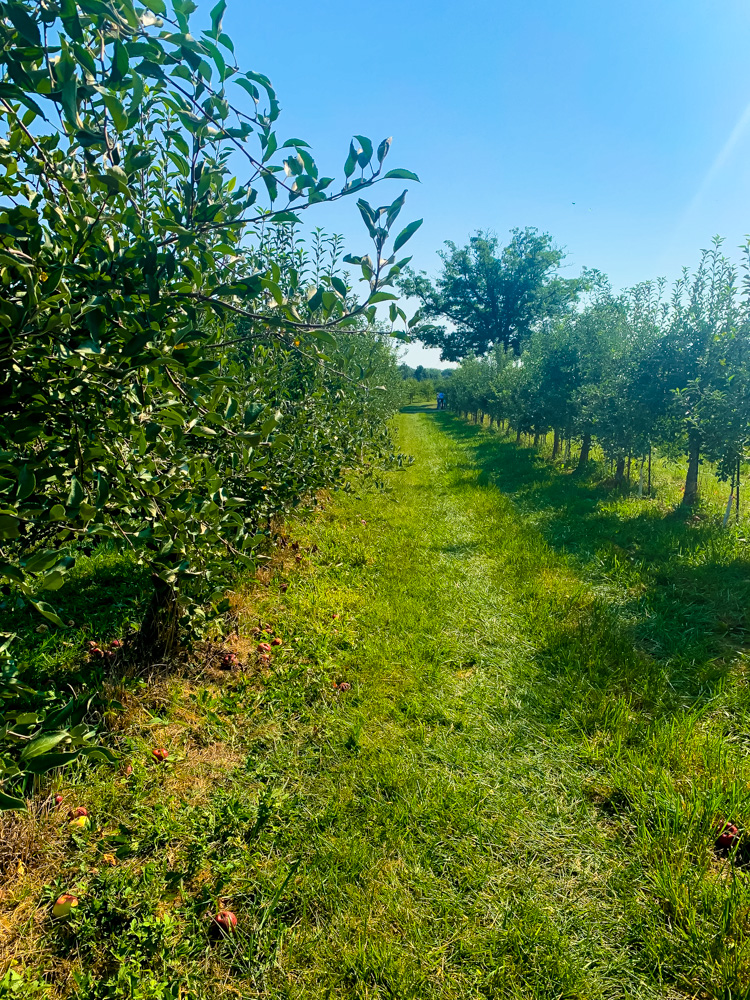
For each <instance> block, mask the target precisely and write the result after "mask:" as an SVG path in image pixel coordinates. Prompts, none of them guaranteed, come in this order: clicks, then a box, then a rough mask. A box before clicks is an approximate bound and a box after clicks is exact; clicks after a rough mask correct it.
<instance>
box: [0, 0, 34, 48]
mask: <svg viewBox="0 0 750 1000" xmlns="http://www.w3.org/2000/svg"><path fill="white" fill-rule="evenodd" d="M4 6H5V15H6V16H7V18H8V20H9V21H10V22H11V24H12V25H13V27H14V28H15V29H16V31H17V32H18V34H19V35H20V36H21V37H22V38H23V40H24V41H25V42H28V43H29V45H40V44H41V41H42V37H41V35H40V34H39V26H38V24H37V23H36V21H35V20H34V18H33V17H31V15H30V14H29V12H28V11H27V10H26V8H25V7H24V6H23V4H20V3H13V2H10V3H6V4H5V5H4Z"/></svg>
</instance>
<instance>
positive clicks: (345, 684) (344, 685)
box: [339, 681, 352, 691]
mask: <svg viewBox="0 0 750 1000" xmlns="http://www.w3.org/2000/svg"><path fill="white" fill-rule="evenodd" d="M351 689H352V686H351V684H350V683H349V681H342V682H341V683H340V684H339V691H351Z"/></svg>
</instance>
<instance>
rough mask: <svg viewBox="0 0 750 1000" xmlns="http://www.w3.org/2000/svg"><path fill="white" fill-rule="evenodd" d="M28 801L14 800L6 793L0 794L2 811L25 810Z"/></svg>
mask: <svg viewBox="0 0 750 1000" xmlns="http://www.w3.org/2000/svg"><path fill="white" fill-rule="evenodd" d="M25 808H26V800H25V799H18V798H14V796H12V795H7V794H6V793H5V792H0V809H2V810H8V809H25Z"/></svg>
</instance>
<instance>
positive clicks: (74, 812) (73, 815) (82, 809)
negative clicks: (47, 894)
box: [68, 806, 89, 819]
mask: <svg viewBox="0 0 750 1000" xmlns="http://www.w3.org/2000/svg"><path fill="white" fill-rule="evenodd" d="M88 814H89V811H88V809H87V808H86V806H76V807H75V809H71V810H70V812H69V813H68V819H77V818H78V817H79V816H88Z"/></svg>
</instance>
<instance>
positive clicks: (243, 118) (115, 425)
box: [0, 0, 419, 763]
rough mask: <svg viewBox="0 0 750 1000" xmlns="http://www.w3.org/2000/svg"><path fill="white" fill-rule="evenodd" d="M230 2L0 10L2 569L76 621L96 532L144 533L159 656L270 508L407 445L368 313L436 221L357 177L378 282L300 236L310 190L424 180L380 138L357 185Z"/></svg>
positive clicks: (147, 647)
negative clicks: (323, 164)
mask: <svg viewBox="0 0 750 1000" xmlns="http://www.w3.org/2000/svg"><path fill="white" fill-rule="evenodd" d="M225 7H226V4H225V2H224V0H220V2H219V3H218V4H217V5H216V7H214V9H213V10H212V11H211V27H210V29H208V30H206V31H203V32H201V33H200V34H199V35H193V34H192V33H191V30H190V16H191V15H192V14H193V12H194V11H195V9H196V8H195V5H194V4H193V3H192V2H191V0H174V3H173V4H172V6H171V9H169V10H168V9H167V7H166V5H165V3H164V2H163V0H150V2H149V3H148V4H147V5H146V8H145V9H143V8H137V7H136V6H134V4H133V3H132V0H106V2H102V0H80V2H72V0H71V2H67V0H66V2H64V3H62V4H61V5H56V4H51V3H50V4H47V3H43V4H39V3H30V2H24V0H8V2H4V3H3V4H2V6H1V9H0V40H1V41H2V47H1V48H2V51H1V52H0V116H2V123H3V128H2V131H1V132H0V167H1V168H2V169H1V171H0V172H1V173H2V178H1V179H0V277H1V278H2V291H1V292H0V386H2V392H1V393H0V398H1V402H0V581H1V582H2V583H3V584H4V585H5V586H6V589H7V588H8V587H13V588H16V589H17V590H19V591H20V592H21V593H23V594H24V595H25V596H26V597H28V598H29V599H30V600H31V601H32V603H33V605H34V607H35V608H36V609H37V610H38V612H39V613H40V614H41V615H43V616H44V617H45V618H46V619H47V620H48V621H49V622H52V623H54V625H56V626H58V627H63V626H64V622H63V620H62V619H61V618H60V617H59V615H58V613H57V611H56V609H55V607H54V606H53V604H52V603H50V599H49V594H50V593H53V592H55V591H56V590H58V589H59V588H60V587H62V586H63V584H64V583H65V580H66V574H67V573H68V571H69V570H70V569H71V567H72V566H73V565H74V563H75V559H76V554H77V552H79V551H81V550H82V549H83V550H84V551H88V550H90V548H91V546H92V545H94V544H98V543H100V542H102V541H107V542H108V543H109V544H111V545H114V546H116V547H119V548H121V549H125V550H128V551H129V552H130V553H132V554H134V555H135V557H136V559H137V561H138V562H139V563H141V564H145V565H147V566H148V567H149V570H150V573H151V579H152V580H153V584H154V598H153V601H152V604H151V607H150V610H149V612H148V613H147V616H146V620H145V621H144V623H143V627H142V629H141V633H140V638H139V651H140V652H141V653H142V654H143V653H146V654H148V655H149V656H160V655H162V654H164V653H166V652H168V651H169V650H170V648H172V647H173V646H174V644H175V643H176V642H177V641H178V638H179V636H180V635H181V634H182V633H183V632H184V629H185V627H186V626H190V625H191V624H194V623H195V621H196V620H197V619H198V618H199V617H200V616H198V615H196V613H195V609H196V608H197V607H198V605H199V604H200V603H201V602H204V601H205V600H206V598H210V599H211V601H212V603H213V605H214V607H220V606H221V605H220V600H221V596H222V592H223V590H224V588H225V587H226V585H227V582H228V581H229V580H230V579H231V577H232V574H234V573H235V572H236V571H237V569H238V568H241V567H249V566H253V565H254V564H255V560H256V554H257V548H258V546H259V544H260V543H261V542H262V540H263V539H264V537H265V535H264V524H267V522H268V519H269V517H270V516H272V515H274V514H278V513H280V512H283V511H284V510H287V509H288V508H289V507H290V506H292V505H293V504H295V503H298V502H299V501H300V500H301V499H302V498H303V497H304V496H306V495H309V494H310V493H311V492H312V491H314V490H315V489H318V488H319V487H320V486H321V485H324V484H326V485H328V484H331V483H334V482H336V481H338V480H339V479H340V477H341V475H342V472H343V470H344V469H345V467H346V466H347V464H351V463H352V462H354V461H355V460H356V461H361V460H363V459H364V458H365V457H366V456H367V455H376V454H384V452H385V451H387V450H388V449H389V444H388V442H387V440H386V436H385V431H384V426H383V418H384V416H385V415H386V414H387V413H388V412H390V410H389V407H392V405H393V404H394V400H395V395H394V390H393V387H391V388H390V389H389V388H388V385H387V384H385V383H387V382H388V379H389V378H391V377H392V378H393V379H395V378H396V377H397V376H396V374H395V359H394V357H393V353H392V352H391V351H390V349H389V348H388V347H387V345H386V343H385V341H384V339H383V337H382V336H381V335H379V334H377V333H372V332H371V328H372V326H373V324H374V321H375V312H376V304H377V303H378V302H383V301H387V302H388V303H389V304H390V320H391V327H392V329H393V330H394V331H395V326H396V325H397V324H401V323H402V322H405V321H406V316H405V313H404V312H403V310H402V309H400V308H399V306H398V305H397V303H396V299H397V296H396V295H395V294H393V293H391V292H389V291H386V290H385V289H387V288H388V287H389V286H390V285H391V284H392V283H393V281H394V280H395V278H396V277H397V276H398V275H399V273H400V271H401V269H402V268H403V267H404V266H405V264H406V263H408V260H409V258H408V257H407V258H401V259H397V258H396V253H397V251H399V250H400V249H401V247H402V246H403V245H404V244H405V243H406V242H407V241H408V239H409V238H410V237H411V235H412V234H413V233H414V232H415V231H416V228H417V227H418V225H419V222H412V223H409V224H408V225H407V226H406V227H405V228H403V229H401V230H400V231H399V229H398V226H397V220H398V217H399V214H400V212H401V210H402V208H403V205H404V200H405V196H406V192H405V191H404V192H403V193H401V194H400V195H399V196H398V197H397V198H396V199H395V201H393V202H391V203H389V204H387V205H385V206H382V207H377V208H375V207H372V206H371V205H370V204H369V203H368V202H367V201H365V200H364V199H363V198H362V197H360V198H359V201H358V203H357V204H358V208H359V211H360V213H361V215H362V217H363V219H364V222H365V225H366V228H367V231H368V234H369V237H370V240H371V242H372V244H373V245H374V249H375V253H374V255H373V258H371V257H370V256H369V255H366V254H365V255H362V256H358V257H349V258H348V260H349V262H350V263H354V265H355V267H356V268H357V269H358V270H359V272H360V274H361V277H362V280H363V282H364V284H365V289H366V294H365V296H364V299H363V300H362V301H358V300H357V298H356V297H355V296H354V294H353V292H352V289H351V287H350V284H349V280H348V278H347V276H346V274H345V273H344V272H343V271H342V269H341V265H342V259H341V258H342V248H341V244H340V240H337V239H333V240H331V241H329V240H327V238H326V237H324V236H323V234H322V233H321V232H319V231H318V232H317V233H316V234H315V235H314V237H313V247H312V250H311V251H310V252H308V251H307V250H305V248H304V247H303V246H302V245H301V244H300V241H299V238H298V236H297V235H296V233H297V223H298V221H299V220H300V218H301V217H302V213H304V212H305V211H306V210H308V209H310V208H312V207H313V206H316V205H318V204H323V203H327V202H332V201H336V200H338V199H341V198H343V197H346V196H348V195H351V194H355V193H356V194H357V195H360V194H362V193H364V192H365V190H366V189H367V188H369V187H371V186H372V185H373V184H374V183H375V182H377V181H379V180H384V179H388V178H391V179H395V180H399V181H401V180H407V181H413V180H417V178H416V175H414V174H413V173H411V172H410V171H407V170H403V169H395V170H390V171H386V169H385V166H384V163H385V160H386V157H387V154H388V152H389V149H390V145H391V140H390V139H386V140H384V141H383V142H382V143H380V145H379V146H378V147H377V149H376V148H375V147H374V145H373V143H372V142H371V141H370V140H369V139H368V138H367V137H365V136H355V137H354V138H353V139H352V141H351V143H350V146H349V153H348V156H347V159H346V163H345V166H344V174H345V182H344V184H343V187H340V188H338V189H337V188H336V187H335V185H334V181H333V178H331V177H326V176H322V175H321V173H320V171H319V169H318V166H317V165H316V163H315V161H314V159H313V157H312V155H311V153H310V147H309V146H308V144H307V143H306V142H305V141H303V140H302V139H298V138H290V139H283V137H281V136H280V135H279V134H278V133H277V132H276V125H277V120H278V117H279V104H278V99H277V96H276V93H275V91H274V89H273V87H272V85H271V83H270V81H269V80H268V79H267V77H265V76H264V75H263V74H261V73H258V72H256V71H245V72H243V71H241V70H240V68H239V67H238V66H237V65H236V63H235V60H234V47H233V44H232V41H231V39H230V38H229V37H228V36H227V34H226V33H225V32H224V30H223V26H222V19H223V15H224V11H225ZM394 226H395V227H396V228H395V229H393V232H394V235H395V239H394V241H393V251H392V252H388V251H387V250H386V249H385V248H386V245H387V243H388V240H389V238H390V237H391V230H392V228H393V227H394ZM337 328H341V329H342V330H343V331H344V332H343V333H339V335H338V339H337V336H334V332H335V331H336V329H337ZM378 386H379V387H380V388H377V387H378ZM17 693H18V692H17V691H16V692H15V694H17ZM10 721H13V720H10ZM16 721H17V720H16ZM37 721H38V722H39V724H40V725H42V726H43V727H44V726H46V725H47V723H48V720H47V721H43V720H42V719H41V717H40V718H39V719H38V720H37ZM63 721H64V720H63V718H62V716H60V717H59V718H58V719H57V722H58V724H59V725H60V726H62V723H63ZM35 724H36V723H28V725H29V726H31V725H35ZM74 729H75V727H74V728H73V729H70V728H69V729H67V730H63V729H62V728H61V729H60V733H64V737H61V739H62V740H63V743H64V744H65V746H66V748H67V749H68V750H70V753H69V756H68V759H73V757H74V756H75V755H77V753H78V751H77V750H73V749H71V747H70V742H71V740H73V746H75V740H76V739H78V737H75V736H74V735H73V733H74ZM22 735H23V736H24V738H25V737H26V736H28V735H29V734H28V733H27V732H24V733H23V734H22ZM81 739H86V740H88V739H89V735H88V730H87V735H85V736H82V737H81ZM61 745H62V744H61ZM58 763H59V762H58Z"/></svg>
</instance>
